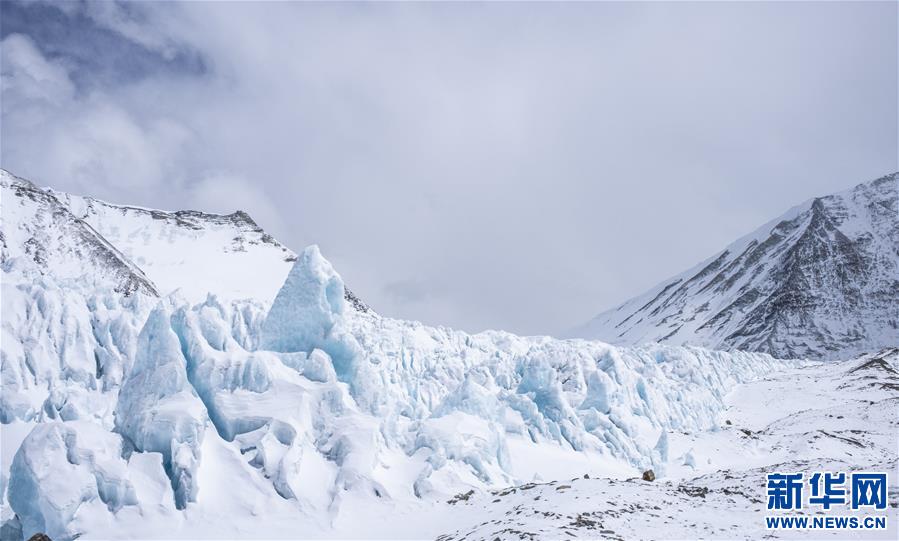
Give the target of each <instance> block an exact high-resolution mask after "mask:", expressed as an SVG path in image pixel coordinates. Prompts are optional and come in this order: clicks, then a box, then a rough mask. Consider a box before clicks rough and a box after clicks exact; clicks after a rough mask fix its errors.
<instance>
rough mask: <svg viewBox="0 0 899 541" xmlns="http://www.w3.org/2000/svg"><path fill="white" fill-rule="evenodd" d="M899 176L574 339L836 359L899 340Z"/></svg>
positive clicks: (776, 231)
mask: <svg viewBox="0 0 899 541" xmlns="http://www.w3.org/2000/svg"><path fill="white" fill-rule="evenodd" d="M897 182H899V173H893V174H890V175H886V176H883V177H880V178H878V179H875V180H872V181H869V182H865V183H862V184H859V185H857V186H855V187H853V188H850V189H848V190H845V191H842V192H839V193H835V194H831V195H827V196H822V197H816V198H813V199H811V200H809V201H807V202H806V203H803V204H801V205H799V206H797V207H794V208H792V209H790V210H789V211H788V212H786V213H785V214H783V215H782V216H780V217H779V218H777V219H775V220H772V221H771V222H768V223H767V224H765V225H764V226H762V227H760V228H759V229H757V230H756V231H754V232H753V233H751V234H749V235H747V236H745V237H743V238H741V239H739V240H738V241H736V242H734V243H733V244H731V245H730V246H728V247H727V248H725V249H724V250H722V251H721V252H720V253H718V254H716V255H715V256H713V257H711V258H709V259H708V260H706V261H705V262H703V263H701V264H700V265H697V266H696V267H694V268H692V269H689V270H687V271H685V272H683V273H681V274H680V275H677V276H675V277H672V278H670V279H668V280H666V281H664V282H663V283H662V284H661V285H660V286H657V287H656V288H654V289H652V290H650V291H649V292H647V293H644V294H643V295H640V296H639V297H635V298H633V299H631V300H629V301H627V302H625V303H624V304H622V305H620V306H618V307H617V308H615V309H612V310H609V311H606V312H603V313H601V314H600V315H598V316H597V317H596V318H594V319H593V320H592V321H590V322H589V323H587V324H586V325H584V326H583V327H581V328H579V329H577V330H575V331H574V333H573V334H574V335H576V336H584V337H588V338H597V339H601V340H606V341H609V342H612V343H616V344H634V343H639V342H646V341H659V342H664V343H670V344H693V345H701V346H704V347H710V348H716V349H745V350H750V351H761V352H765V353H770V354H772V355H774V356H779V357H812V356H814V357H823V358H837V357H845V356H846V355H849V354H855V353H860V352H864V351H870V350H874V349H879V348H881V347H884V346H886V345H889V344H891V343H892V342H895V337H896V336H897V335H899V207H897V201H899V195H897V194H899V190H897Z"/></svg>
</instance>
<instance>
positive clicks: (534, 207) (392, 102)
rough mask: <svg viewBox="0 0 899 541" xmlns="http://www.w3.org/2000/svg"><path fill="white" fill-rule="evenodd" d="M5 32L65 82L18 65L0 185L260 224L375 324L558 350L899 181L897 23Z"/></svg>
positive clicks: (159, 15) (436, 19) (791, 12)
mask: <svg viewBox="0 0 899 541" xmlns="http://www.w3.org/2000/svg"><path fill="white" fill-rule="evenodd" d="M2 9H3V12H4V13H3V14H4V21H3V23H2V27H3V28H4V39H5V40H8V39H9V38H10V37H12V34H13V33H10V32H9V30H7V29H9V28H13V27H14V29H15V30H16V32H18V33H19V34H27V35H28V36H30V37H31V39H32V40H33V47H32V50H30V52H29V51H26V52H24V53H23V52H22V50H26V49H27V48H26V47H24V46H21V45H16V44H15V42H14V41H13V42H11V43H12V44H13V47H10V49H11V53H10V54H12V55H13V56H17V55H18V56H19V57H21V58H23V59H24V60H20V61H19V64H22V63H24V65H33V66H37V67H38V68H39V69H38V68H35V69H37V70H38V71H37V73H41V72H42V70H43V71H48V72H51V73H55V74H56V75H60V74H63V75H65V76H66V77H67V78H68V81H69V83H68V85H67V84H66V83H65V82H64V81H66V80H67V79H66V77H61V78H59V80H60V81H62V83H60V85H56V88H57V89H56V90H54V89H53V88H54V85H50V86H48V87H47V89H46V90H45V89H44V86H43V85H38V84H36V83H34V82H33V81H35V80H36V79H35V78H34V76H31V75H27V74H28V73H29V72H28V71H25V70H24V68H22V69H19V68H16V69H17V70H18V71H16V70H13V75H12V78H11V79H10V80H9V85H12V86H10V87H8V86H7V84H8V81H7V77H6V64H7V61H6V55H7V54H8V52H7V50H6V49H7V45H6V43H7V42H6V41H4V46H3V49H4V52H3V54H4V82H3V84H4V87H3V123H2V134H3V142H4V145H3V148H2V149H0V150H2V153H0V158H2V162H3V164H4V166H5V167H8V168H10V169H12V170H13V171H14V172H16V173H17V174H19V175H22V176H30V177H34V178H35V180H37V181H39V182H42V183H46V184H52V185H54V186H55V187H58V188H60V189H69V190H73V191H79V192H84V193H90V194H93V195H97V196H101V197H106V198H108V199H113V200H119V201H122V202H130V203H136V204H142V205H146V206H156V207H161V208H181V207H184V206H199V207H201V210H211V211H221V212H230V211H232V210H234V209H235V208H237V207H239V206H246V207H250V206H251V207H252V208H250V209H247V210H249V211H250V212H251V213H252V215H253V216H254V218H255V219H256V220H257V221H258V222H259V223H260V224H261V225H263V226H264V227H267V228H270V229H272V230H273V232H274V233H275V234H276V235H277V236H278V237H279V238H280V239H281V240H282V241H283V242H285V243H286V244H288V245H289V246H290V247H291V248H293V249H295V250H299V249H301V248H302V247H303V246H305V245H306V244H310V243H313V242H314V243H318V244H319V245H321V246H322V249H323V251H324V253H325V255H326V256H327V257H329V258H330V259H331V260H332V261H333V262H334V263H335V265H336V267H337V268H338V269H339V270H340V272H341V273H342V274H343V276H344V278H345V279H346V280H347V282H348V283H349V284H350V285H351V287H353V289H354V291H356V292H357V293H358V294H360V295H361V296H362V297H363V298H365V299H366V301H368V302H370V303H371V304H372V305H373V306H375V307H376V309H378V310H379V311H380V312H382V313H385V314H388V315H394V316H399V317H409V318H415V319H423V320H425V321H428V322H432V323H443V324H449V325H453V326H458V327H462V328H465V329H469V330H479V329H483V328H488V327H493V328H506V329H508V330H513V331H519V332H525V333H538V332H552V331H557V330H562V329H565V328H567V327H568V326H570V325H572V324H575V323H578V322H580V321H581V320H584V319H586V318H588V317H590V316H591V315H592V314H594V313H596V312H598V311H599V310H601V309H603V308H606V307H608V306H610V305H612V304H614V303H617V302H620V301H621V300H623V299H624V298H626V297H627V296H629V295H632V294H636V293H639V292H641V291H642V290H643V289H645V288H647V287H649V286H651V285H653V284H655V283H656V282H658V281H661V280H662V279H664V278H665V277H667V276H669V275H671V274H674V273H676V272H679V271H681V270H683V269H684V268H686V267H689V266H691V265H692V264H694V263H695V262H697V261H698V260H701V259H703V258H705V257H707V256H709V255H711V254H712V253H713V252H714V251H716V250H718V249H720V248H721V247H723V246H724V245H726V244H727V243H729V242H730V241H731V240H732V239H733V238H735V237H737V236H739V235H741V234H744V233H746V232H748V231H749V230H751V229H754V228H755V227H756V226H757V225H759V224H761V223H763V222H765V221H767V220H768V219H770V218H771V217H773V216H775V215H777V214H779V213H781V212H782V211H784V210H785V209H786V208H788V207H789V206H791V205H793V204H795V203H797V202H799V201H801V200H804V199H806V198H808V197H812V196H815V195H822V194H825V193H828V192H832V191H836V190H838V189H842V188H845V187H847V186H849V185H851V184H853V183H855V182H860V181H863V180H866V179H869V178H873V177H876V176H878V175H880V174H883V173H886V172H888V171H890V170H894V169H896V168H897V167H899V166H897V163H896V162H897V158H896V148H897V136H896V118H897V106H896V100H895V96H896V91H897V82H896V65H897V58H896V57H897V51H896V48H895V43H896V37H897V36H896V34H897V32H896V20H897V18H896V10H897V6H896V5H895V4H892V3H861V4H859V3H787V4H771V3H675V4H670V5H669V4H665V3H635V4H624V3H562V4H546V3H512V4H502V3H500V4H470V3H468V4H465V3H463V4H415V3H411V4H357V3H345V4H336V5H335V4H318V3H265V4H252V3H237V2H234V3H203V2H183V3H159V2H153V3H150V2H147V3H128V4H124V5H121V4H118V3H98V4H95V3H82V4H77V5H76V6H74V7H73V6H71V5H67V6H66V7H65V11H59V10H57V8H56V7H55V6H54V5H43V6H37V5H32V4H17V3H10V2H4V3H3V4H2ZM51 13H55V14H56V15H51ZM59 18H62V21H64V22H67V23H68V24H65V25H60V24H59V21H58V19H59ZM54 21H56V22H54ZM13 23H15V24H13ZM50 30H52V31H50ZM16 39H21V38H16ZM16 47H18V49H21V50H17V49H16ZM34 49H37V52H38V53H40V55H35V54H34V52H35V51H34ZM41 55H42V56H41ZM28 58H30V60H28ZM11 65H13V64H11ZM15 65H18V64H15ZM41 66H43V67H41ZM47 66H49V67H47ZM60 70H62V71H60ZM29 85H30V86H29ZM73 86H74V88H73ZM42 92H47V93H48V94H47V97H42V95H41V93H42ZM16 93H18V95H19V96H20V97H21V99H19V98H15V96H16V95H17V94H16ZM10 96H12V97H13V98H14V99H12V101H10V98H9V97H10ZM25 96H30V97H28V99H27V100H26V99H25ZM17 100H18V101H17ZM28 100H30V101H28ZM13 104H14V106H13ZM29 104H30V105H29ZM8 105H9V106H8ZM422 293H427V295H425V296H423V295H422Z"/></svg>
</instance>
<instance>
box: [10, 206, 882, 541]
mask: <svg viewBox="0 0 899 541" xmlns="http://www.w3.org/2000/svg"><path fill="white" fill-rule="evenodd" d="M11 193H12V196H11V197H12V198H13V199H12V201H17V199H15V198H16V197H25V196H24V195H17V194H16V191H15V190H13V191H12V192H11ZM24 193H30V192H23V194H24ZM38 195H39V194H38ZM6 197H7V196H6V194H5V193H4V198H5V199H4V202H3V204H4V221H3V234H4V239H5V241H6V242H7V243H9V242H11V239H17V240H16V242H21V245H19V244H17V245H16V246H19V247H21V246H24V243H25V242H26V241H27V238H25V237H24V236H21V235H20V236H15V235H18V233H15V234H11V233H10V234H8V233H7V231H8V230H9V229H10V228H17V227H18V225H17V223H18V222H17V221H20V220H30V219H35V218H34V216H29V215H28V213H27V212H25V213H23V212H18V211H17V212H18V213H13V214H11V215H10V216H12V218H11V219H7V215H6V212H5V209H6V205H7V199H6ZM36 197H37V196H36ZM54 197H56V196H54ZM29 201H30V199H29ZM57 201H60V200H59V199H57ZM68 201H70V203H69V204H72V205H74V203H71V201H74V199H71V198H70V199H69V200H68ZM16 204H18V203H16ZM61 204H62V203H61ZM23 205H24V206H20V207H19V210H21V209H23V208H27V209H31V210H29V211H28V212H33V213H35V214H41V215H42V216H43V213H44V212H46V208H45V207H43V206H40V205H38V206H27V204H23ZM62 205H63V207H65V204H62ZM92 205H93V208H94V209H95V211H88V210H85V209H84V208H79V213H81V214H79V213H75V214H73V215H76V222H73V223H76V225H77V220H88V219H91V220H94V219H96V220H99V219H100V218H98V217H99V216H101V215H102V216H103V218H102V220H107V219H108V220H114V219H118V218H117V217H120V218H122V219H123V220H124V221H126V222H127V221H128V220H130V219H131V217H133V216H132V214H134V215H135V216H140V217H141V218H140V219H139V220H138V221H139V222H140V224H141V225H140V226H136V229H134V230H133V231H137V232H139V234H137V235H136V236H134V237H133V238H132V237H131V236H130V234H129V235H124V237H123V238H122V242H125V243H130V244H128V246H129V248H128V250H121V251H120V253H121V254H122V256H123V257H124V258H125V259H130V258H133V261H140V260H141V259H140V258H148V257H150V255H151V254H152V251H147V246H156V241H155V240H154V241H148V242H146V243H144V242H143V241H141V242H137V241H135V240H134V239H140V238H150V239H156V238H157V235H158V236H159V237H161V238H163V239H165V238H169V237H171V238H174V239H177V240H175V241H173V245H174V246H176V247H179V248H178V250H181V248H183V247H184V246H189V242H188V241H187V240H186V239H188V238H189V235H187V236H184V235H182V233H185V232H187V231H195V232H197V234H198V235H199V237H197V238H196V239H195V240H196V242H200V243H202V242H206V241H207V240H209V239H211V238H212V237H209V236H207V235H208V234H209V230H208V229H207V228H211V227H212V226H211V225H210V224H211V223H213V222H215V223H216V224H219V225H221V226H222V227H223V228H224V229H222V230H221V231H233V230H232V229H231V227H232V225H233V224H232V225H229V224H230V222H227V221H225V222H221V223H219V222H216V221H215V220H212V219H211V218H208V219H207V217H203V216H199V215H194V214H180V215H173V214H172V213H162V214H161V215H159V217H158V219H155V221H153V220H154V218H153V216H154V214H153V212H155V211H149V210H146V209H143V210H140V212H138V211H132V210H129V209H124V210H116V209H115V208H113V206H106V207H103V208H104V209H105V210H103V211H102V212H100V211H97V210H96V209H98V208H100V207H101V205H100V203H99V202H93V203H92ZM104 205H106V204H104ZM74 206H77V205H74ZM64 210H65V209H64V208H63V209H62V210H59V214H60V215H61V216H65V213H64V212H63V211H64ZM176 214H177V213H176ZM81 215H83V216H84V218H77V216H81ZM147 216H149V218H147ZM144 218H146V220H145V219H144ZM37 219H38V220H43V219H44V218H42V217H40V218H37ZM67 220H68V219H67ZM179 220H180V221H179ZM41 223H42V222H41ZM66 223H68V221H66ZM154 225H158V229H154V228H153V227H154ZM194 226H196V227H197V229H193V227H194ZM29 227H31V226H29ZM73 227H74V226H73ZM216 227H218V226H216ZM19 229H20V230H23V229H22V228H19ZM24 229H25V230H28V231H32V230H34V231H37V229H36V228H33V227H32V228H31V229H28V228H27V227H26V228H24ZM80 230H81V229H80V228H77V227H75V228H74V229H72V228H68V227H66V228H62V229H59V230H58V233H59V234H60V235H62V236H60V237H59V238H56V239H54V240H53V242H59V243H61V244H60V245H69V244H71V243H73V242H74V244H75V245H78V242H80V241H78V242H76V241H77V239H80V238H81V237H80V236H77V235H76V236H75V237H70V236H66V235H70V234H72V232H73V231H74V232H78V231H80ZM129 231H132V230H130V229H129ZM204 231H205V233H204ZM221 231H220V232H221ZM110 234H111V235H112V234H113V233H112V232H110ZM73 238H74V239H75V240H73ZM244 238H250V237H244ZM210 242H211V241H210ZM211 244H213V245H216V246H218V245H217V244H216V243H215V242H211ZM266 246H270V245H268V244H266ZM142 247H143V248H142ZM16 250H18V251H16ZM142 250H143V251H142ZM217 250H218V247H216V248H214V249H213V251H217ZM266 250H267V249H266ZM126 252H127V255H126ZM6 253H7V254H10V255H9V257H8V258H7V259H5V260H4V265H3V268H2V271H3V275H2V278H3V279H2V287H3V290H2V299H0V300H2V304H3V318H2V329H0V330H2V333H3V334H2V349H0V353H2V356H0V360H2V367H0V376H2V385H3V389H2V390H3V392H2V393H0V421H2V423H3V425H2V430H3V437H2V438H0V443H2V445H3V451H4V452H3V453H2V456H0V458H2V459H3V462H2V465H3V471H2V472H0V473H2V479H0V480H2V483H0V486H3V487H5V488H6V490H5V498H4V499H2V500H0V501H3V502H8V503H9V505H8V506H4V509H3V520H4V521H5V523H6V526H9V528H7V529H6V530H4V531H11V530H13V529H14V528H13V527H12V526H14V525H16V524H17V525H19V526H21V531H22V533H25V534H27V533H28V532H34V531H38V530H41V531H45V532H46V533H50V532H53V533H55V534H56V535H57V536H58V537H59V538H62V539H65V538H72V537H74V536H76V535H85V536H88V537H90V536H94V537H101V538H117V537H121V536H123V535H124V534H126V533H129V532H132V533H133V532H134V531H139V532H141V535H142V536H144V537H147V538H153V537H166V536H171V532H172V531H173V530H177V531H178V532H179V534H181V535H183V536H184V537H198V536H201V535H203V536H218V537H240V536H243V535H249V534H248V532H251V533H252V534H253V535H257V536H259V535H263V536H272V537H275V536H296V535H297V532H303V535H306V534H307V533H308V536H310V537H312V536H325V535H331V536H336V535H339V536H344V537H364V536H370V535H372V532H371V531H369V530H367V529H366V528H367V526H368V525H369V524H375V523H379V522H378V521H379V520H380V521H381V523H383V522H384V520H385V519H384V517H386V516H393V514H394V513H399V515H397V516H402V517H405V518H406V519H409V520H393V521H392V523H391V524H384V525H383V527H384V528H385V529H384V530H383V531H384V532H386V533H385V534H384V535H385V536H387V537H397V536H400V535H408V536H410V537H422V536H423V535H430V534H432V533H433V534H436V533H437V532H440V531H452V530H453V529H455V528H457V527H458V525H455V526H453V527H448V524H444V525H442V526H441V525H439V524H437V523H436V522H439V521H441V520H443V519H444V518H443V517H444V515H443V514H442V513H444V511H442V510H441V511H438V512H437V514H433V515H428V514H426V513H425V511H427V510H433V509H443V507H441V506H444V504H445V502H446V501H447V500H450V499H453V498H454V495H456V494H460V493H462V494H467V493H468V492H469V491H472V494H477V495H483V494H488V493H489V491H491V490H496V491H504V490H507V487H509V486H511V485H520V484H521V483H530V482H532V481H534V480H535V479H538V480H539V479H545V480H547V481H551V480H553V479H563V478H571V477H573V476H583V475H584V474H588V475H589V476H590V477H591V478H595V477H597V476H605V477H611V478H626V477H633V476H638V475H639V474H640V472H642V471H644V470H646V469H649V468H652V469H653V470H654V471H655V472H656V473H657V474H659V477H660V479H659V480H658V481H657V482H656V483H657V484H660V481H661V482H662V483H664V481H665V479H666V477H665V475H666V470H667V473H668V474H672V475H677V474H679V472H681V469H682V468H683V467H684V466H683V464H684V463H685V462H687V461H685V460H684V457H686V455H687V454H688V452H689V450H690V448H693V447H694V445H692V444H691V445H689V446H687V445H685V444H684V442H683V441H682V440H683V437H685V436H684V435H685V434H686V435H692V434H706V433H712V434H714V433H716V432H717V431H718V430H719V429H720V427H721V419H720V416H721V415H722V411H723V409H724V408H726V407H727V406H728V393H730V392H731V391H733V390H734V389H735V388H738V387H740V386H741V385H745V384H746V383H747V382H753V381H757V380H759V379H762V378H766V377H768V376H769V375H771V374H773V373H778V372H780V371H783V370H788V369H790V370H791V369H793V368H794V367H797V366H801V365H804V364H805V363H804V362H802V361H790V360H778V359H775V358H773V357H771V356H769V355H766V354H759V353H745V352H740V351H734V352H730V353H725V352H717V351H709V350H706V349H702V348H697V347H675V346H666V345H658V344H651V345H645V346H640V347H616V346H612V345H608V344H605V343H602V342H596V341H587V340H556V339H553V338H550V337H520V336H515V335H512V334H509V333H505V332H496V331H491V332H484V333H479V334H467V333H464V332H460V331H456V330H452V329H447V328H444V327H430V326H427V325H423V324H421V323H418V322H414V321H401V320H395V319H390V318H387V317H382V316H379V315H376V314H373V313H372V312H370V311H369V310H366V309H362V308H360V307H359V306H358V305H357V304H356V303H355V302H354V301H353V300H352V299H351V294H349V293H348V292H347V290H346V288H345V286H344V284H343V281H342V279H341V278H340V276H339V274H338V273H337V272H336V271H335V269H334V268H333V267H332V266H331V264H330V263H328V261H327V260H326V259H325V258H324V257H323V256H322V255H321V253H320V251H319V250H318V248H317V247H309V248H307V249H306V250H304V251H303V252H301V254H300V256H299V257H297V260H296V261H295V262H290V263H289V265H288V266H289V267H290V269H289V272H288V269H285V270H284V274H283V277H282V279H281V280H282V283H281V284H278V285H275V286H270V285H267V286H266V288H265V289H266V290H268V289H271V292H270V293H271V297H270V298H267V299H258V298H251V299H242V298H235V297H236V296H235V294H234V292H235V290H234V289H231V288H230V286H229V288H228V289H229V290H228V291H226V292H224V293H222V294H219V293H218V292H216V291H212V292H209V293H204V294H203V295H199V294H197V291H188V293H189V294H187V295H182V294H181V293H178V292H173V293H170V292H168V291H163V292H162V293H161V294H159V292H158V291H156V292H154V291H151V290H149V289H143V288H136V289H128V288H122V287H121V284H123V283H129V282H128V280H127V279H126V280H125V281H124V282H122V280H121V279H122V277H127V276H139V275H138V274H137V273H135V274H133V275H132V274H127V273H126V274H121V273H118V272H114V273H111V274H103V275H98V277H97V279H96V280H86V281H81V280H78V279H77V278H78V275H77V274H71V273H69V270H70V269H68V268H66V269H63V270H62V271H59V272H57V270H56V269H55V267H54V265H56V264H57V263H59V261H62V260H55V259H54V260H50V259H41V261H44V262H45V267H40V268H39V267H35V265H37V264H38V261H37V260H35V259H34V258H33V257H31V256H30V254H29V252H27V251H26V250H25V249H24V248H22V249H19V248H16V249H15V250H13V249H12V248H10V249H9V250H8V251H7V252H6ZM85 253H90V252H81V251H79V250H74V249H73V250H72V251H70V252H69V255H72V256H73V257H74V260H75V261H80V259H78V257H82V256H84V254H85ZM180 253H181V254H182V255H183V254H184V253H186V252H184V251H181V252H180ZM228 253H230V252H228ZM266 253H269V252H266ZM272 253H273V252H272ZM280 253H282V252H280V251H279V254H280ZM13 254H15V255H13ZM67 257H68V256H67ZM178 257H181V255H179V256H178ZM229 257H230V256H229ZM265 257H268V256H265ZM278 257H281V255H279V256H278ZM17 261H18V262H17ZM66 261H68V260H66ZM282 263H284V262H283V261H282ZM59 264H62V263H59ZM279 265H280V263H279ZM148 267H149V268H151V269H155V270H154V271H152V272H150V274H151V275H152V274H154V273H160V272H163V274H165V273H167V272H172V273H173V274H172V275H166V277H165V279H163V280H159V283H164V284H165V283H167V284H172V285H174V284H176V283H177V277H178V272H179V271H175V270H172V269H174V268H175V267H172V268H169V270H168V271H163V270H162V269H164V268H165V266H158V265H156V266H155V265H149V266H148ZM123 268H125V267H123ZM177 268H178V269H180V270H184V269H186V268H194V267H193V263H190V262H188V263H185V266H177ZM85 269H89V267H87V266H86V267H85ZM90 272H93V271H90ZM97 272H100V270H98V271H97ZM155 281H156V280H155V277H154V282H155ZM227 283H231V282H227ZM279 285H280V289H278V287H279ZM253 287H254V286H250V289H253ZM162 289H163V290H165V289H167V288H162ZM188 289H190V287H188ZM259 290H260V291H261V290H262V289H259ZM241 291H243V290H241ZM875 364H876V363H875ZM872 366H873V365H872ZM877 366H879V365H877ZM877 366H874V368H877ZM869 368H870V367H869ZM869 368H865V369H863V370H861V369H860V370H861V371H860V372H858V374H857V376H858V377H859V378H861V377H862V376H863V375H866V374H867V373H868V372H867V371H869ZM863 372H864V374H863ZM865 377H867V376H865ZM853 381H855V380H853ZM865 382H867V380H864V381H863V380H861V379H860V380H859V385H861V384H862V383H865ZM735 434H736V433H735ZM731 435H732V436H733V435H734V434H731ZM736 437H739V435H738V434H736ZM741 449H742V448H741ZM8 450H11V452H7V451H8ZM744 450H745V449H744ZM691 455H692V456H693V460H692V462H693V464H694V465H695V467H696V468H697V471H698V470H701V469H702V468H704V467H705V464H706V463H707V462H706V461H707V460H708V459H709V458H710V457H708V456H705V455H703V454H702V452H701V447H700V446H698V445H696V446H695V450H694V451H693V452H692V453H691ZM12 456H15V457H16V458H15V460H12V459H11V457H12ZM7 457H10V458H7ZM48 472H52V476H51V473H48ZM69 472H71V479H72V482H71V484H70V485H67V486H65V487H56V485H55V484H54V482H44V481H42V480H44V479H57V478H66V476H67V475H68V473H69ZM48 476H51V477H48ZM57 488H58V489H57ZM541 490H542V489H541ZM552 490H555V489H554V488H553V489H552ZM660 490H661V489H660ZM14 492H15V494H14ZM662 492H663V493H664V494H667V492H665V491H664V490H663V491H662ZM23 494H24V495H25V496H22V495H23ZM26 496H27V497H26ZM403 513H405V514H403ZM446 516H451V515H446ZM416 517H427V518H426V519H421V520H419V522H416V521H415V519H416ZM425 522H427V524H425ZM453 523H458V524H462V523H463V522H461V521H459V520H458V519H453ZM359 525H363V526H359ZM404 528H405V529H404ZM335 532H336V533H335ZM423 532H425V533H423ZM51 535H52V534H51ZM54 538H55V537H54Z"/></svg>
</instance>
